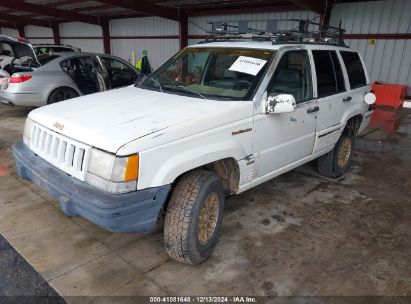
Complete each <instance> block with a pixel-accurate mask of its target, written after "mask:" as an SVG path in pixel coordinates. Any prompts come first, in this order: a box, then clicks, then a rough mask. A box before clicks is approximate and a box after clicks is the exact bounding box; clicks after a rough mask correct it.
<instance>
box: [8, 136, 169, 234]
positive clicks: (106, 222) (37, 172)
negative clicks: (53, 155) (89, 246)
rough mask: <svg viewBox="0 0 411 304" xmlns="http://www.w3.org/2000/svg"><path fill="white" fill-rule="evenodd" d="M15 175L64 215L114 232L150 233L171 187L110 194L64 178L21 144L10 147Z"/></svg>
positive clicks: (64, 176) (63, 173)
mask: <svg viewBox="0 0 411 304" xmlns="http://www.w3.org/2000/svg"><path fill="white" fill-rule="evenodd" d="M13 155H14V158H15V161H16V171H17V173H18V175H19V176H20V177H21V178H22V179H26V180H31V181H33V182H34V183H35V184H36V185H37V186H39V187H40V188H41V189H43V190H45V191H46V192H48V193H50V194H51V195H52V196H53V197H54V198H56V199H57V200H58V201H59V204H60V207H61V209H62V210H63V212H64V213H65V214H66V215H68V216H71V217H75V216H82V217H84V218H86V219H88V220H89V221H91V222H93V223H95V224H97V225H99V226H101V227H103V228H105V229H107V230H110V231H113V232H121V233H128V232H140V233H142V232H150V231H153V230H154V228H155V226H156V223H157V218H158V216H159V214H160V211H161V208H162V206H163V204H164V203H165V201H166V199H167V196H168V193H169V192H170V188H171V185H165V186H161V187H156V188H149V189H144V190H139V191H134V192H130V193H125V194H119V195H115V194H111V193H107V192H104V191H101V190H99V189H96V188H94V187H92V186H90V185H88V184H86V183H85V182H82V181H80V180H78V179H76V178H74V177H71V176H69V175H67V174H66V173H65V172H63V171H61V170H60V169H58V168H56V167H54V166H53V165H51V164H49V163H48V162H46V161H45V160H43V159H42V158H41V157H39V156H37V155H36V154H34V152H32V151H31V150H30V149H29V148H28V147H27V146H26V145H25V144H24V143H23V142H19V143H17V144H15V145H14V146H13Z"/></svg>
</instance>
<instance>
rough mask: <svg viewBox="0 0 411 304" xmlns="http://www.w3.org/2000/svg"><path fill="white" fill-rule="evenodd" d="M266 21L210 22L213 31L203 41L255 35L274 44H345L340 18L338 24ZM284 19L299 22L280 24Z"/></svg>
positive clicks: (257, 38)
mask: <svg viewBox="0 0 411 304" xmlns="http://www.w3.org/2000/svg"><path fill="white" fill-rule="evenodd" d="M263 22H266V26H265V29H257V28H255V27H250V23H254V24H261V23H262V21H261V20H240V21H227V22H224V21H212V22H209V23H208V24H209V25H211V29H210V30H208V29H207V33H209V34H210V37H208V38H207V40H206V41H204V42H210V41H217V40H219V41H220V40H233V39H237V40H239V39H240V40H241V39H252V40H259V41H261V40H266V41H269V40H271V41H272V42H273V44H278V43H307V42H309V43H324V44H334V45H341V46H345V43H344V40H343V35H344V32H345V30H344V29H343V28H342V27H341V21H340V23H339V26H338V27H334V26H329V25H323V24H321V23H318V22H314V21H312V20H308V19H270V20H266V21H263ZM233 23H234V24H233ZM284 23H285V24H286V25H288V26H289V25H290V24H293V25H295V23H297V26H293V27H292V28H288V29H287V28H284V26H280V25H284ZM285 27H286V26H285ZM280 28H283V29H280Z"/></svg>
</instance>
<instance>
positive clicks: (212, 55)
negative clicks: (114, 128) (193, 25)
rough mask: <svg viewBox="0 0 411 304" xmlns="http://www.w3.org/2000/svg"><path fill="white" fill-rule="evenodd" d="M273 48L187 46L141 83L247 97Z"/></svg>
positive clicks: (205, 95)
mask: <svg viewBox="0 0 411 304" xmlns="http://www.w3.org/2000/svg"><path fill="white" fill-rule="evenodd" d="M273 53H274V51H270V50H250V49H235V48H186V49H185V50H183V51H182V52H180V53H179V54H177V55H176V56H175V57H173V58H172V59H170V60H169V61H168V62H166V63H165V64H164V65H163V66H161V67H160V68H159V69H158V70H156V71H155V72H154V73H152V74H151V75H150V77H149V78H147V79H146V80H145V81H144V82H143V83H142V85H141V86H143V87H145V88H150V89H155V90H159V91H162V92H171V93H182V94H186V95H193V96H196V97H198V98H207V99H208V98H209V99H229V100H248V99H250V97H251V96H252V94H253V92H254V90H255V88H256V87H257V85H258V83H259V81H260V79H261V77H262V76H263V75H264V73H265V71H266V69H267V67H268V64H269V61H270V59H271V58H272V56H273Z"/></svg>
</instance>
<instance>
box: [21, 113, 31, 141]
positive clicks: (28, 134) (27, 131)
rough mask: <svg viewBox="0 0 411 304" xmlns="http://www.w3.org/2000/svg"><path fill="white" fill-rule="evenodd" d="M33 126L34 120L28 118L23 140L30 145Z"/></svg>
mask: <svg viewBox="0 0 411 304" xmlns="http://www.w3.org/2000/svg"><path fill="white" fill-rule="evenodd" d="M32 127H33V121H32V120H31V119H30V118H28V117H27V118H26V124H25V125H24V132H23V142H24V143H25V144H26V145H27V146H29V145H30V137H31V129H32Z"/></svg>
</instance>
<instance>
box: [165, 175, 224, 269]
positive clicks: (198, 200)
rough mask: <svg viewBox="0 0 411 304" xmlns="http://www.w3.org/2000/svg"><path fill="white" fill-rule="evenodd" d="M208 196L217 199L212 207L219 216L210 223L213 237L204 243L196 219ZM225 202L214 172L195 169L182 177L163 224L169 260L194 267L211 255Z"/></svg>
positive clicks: (222, 190) (218, 180)
mask: <svg viewBox="0 0 411 304" xmlns="http://www.w3.org/2000/svg"><path fill="white" fill-rule="evenodd" d="M211 197H212V198H218V200H219V202H218V207H215V208H214V210H218V215H217V217H216V220H215V221H212V222H213V223H214V222H215V225H213V227H214V229H213V231H212V234H211V233H210V237H209V238H208V241H207V242H206V243H204V239H203V242H202V241H201V240H200V236H199V221H200V220H199V218H200V213H201V211H202V208H203V206H205V205H206V201H208V199H209V198H211ZM224 199H225V197H224V189H223V186H222V184H221V180H220V178H219V177H218V176H217V175H216V174H215V173H214V172H211V171H206V170H195V171H192V172H189V173H187V174H186V175H184V176H183V177H182V178H181V180H180V181H179V182H178V184H177V186H176V188H175V189H174V191H173V194H172V196H171V199H170V202H169V204H168V208H167V213H166V218H165V223H164V244H165V248H166V250H167V253H168V255H169V256H170V257H171V258H173V259H174V260H176V261H179V262H182V263H186V264H190V265H196V264H200V263H201V262H203V261H204V260H205V259H207V258H208V257H209V256H210V255H211V253H212V252H213V250H214V248H215V246H216V245H217V241H218V236H219V231H220V227H221V223H222V219H223V210H224ZM207 205H208V204H207ZM207 205H206V206H207ZM210 218H211V217H210ZM213 218H214V219H215V217H213ZM207 223H208V222H207ZM207 225H208V224H207ZM203 227H204V226H203ZM202 231H203V230H202Z"/></svg>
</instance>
